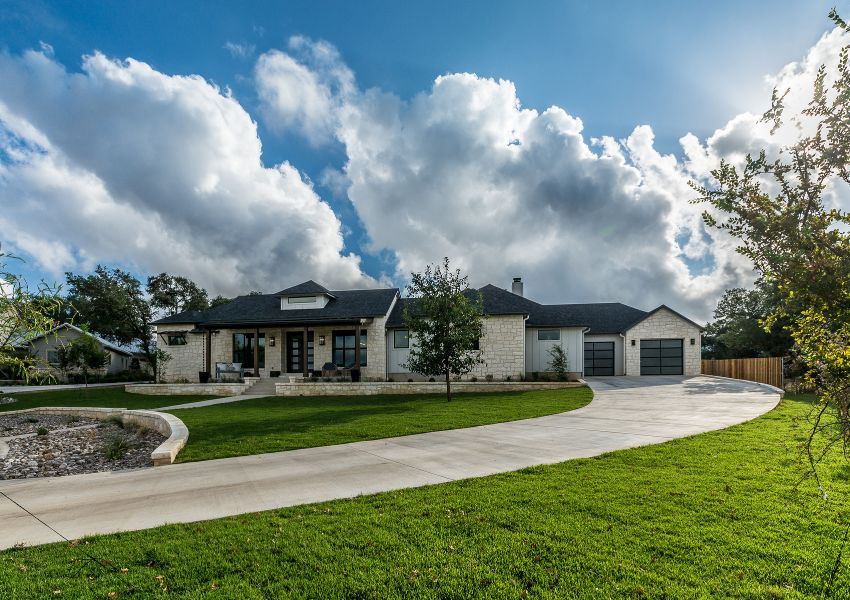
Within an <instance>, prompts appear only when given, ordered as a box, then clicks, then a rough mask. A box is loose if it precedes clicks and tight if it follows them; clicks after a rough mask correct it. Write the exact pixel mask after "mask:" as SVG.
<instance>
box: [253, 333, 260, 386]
mask: <svg viewBox="0 0 850 600" xmlns="http://www.w3.org/2000/svg"><path fill="white" fill-rule="evenodd" d="M259 376H260V328H259V327H257V328H256V329H255V330H254V377H259Z"/></svg>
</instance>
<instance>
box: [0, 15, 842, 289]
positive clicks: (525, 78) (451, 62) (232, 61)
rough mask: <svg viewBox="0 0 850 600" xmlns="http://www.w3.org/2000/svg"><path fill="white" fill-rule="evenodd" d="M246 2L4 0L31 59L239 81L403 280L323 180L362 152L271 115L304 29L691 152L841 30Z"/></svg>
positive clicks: (298, 162)
mask: <svg viewBox="0 0 850 600" xmlns="http://www.w3.org/2000/svg"><path fill="white" fill-rule="evenodd" d="M246 4H247V3H232V2H176V3H175V2H121V3H114V2H93V1H88V2H62V3H48V2H38V1H32V0H28V1H26V2H9V1H0V47H2V51H3V52H4V53H5V54H7V55H9V56H12V57H18V56H20V55H21V54H22V53H24V52H25V51H27V50H28V49H34V48H36V49H37V48H39V47H40V44H41V43H45V44H49V46H50V47H51V48H52V55H51V59H52V60H54V61H55V62H56V63H58V64H60V65H62V66H64V68H65V69H67V70H68V71H72V72H78V71H80V70H81V62H82V56H83V55H87V54H91V53H92V52H94V51H100V52H102V53H103V54H104V55H106V56H107V57H108V58H111V59H124V58H128V57H131V58H133V59H135V60H138V61H142V62H144V63H147V64H149V65H150V66H151V67H152V68H153V69H155V70H156V71H157V72H161V73H163V74H167V75H189V74H197V75H200V76H201V77H203V78H204V79H205V80H207V81H208V82H211V83H214V84H216V85H218V86H220V87H221V88H230V89H231V90H232V93H233V97H234V98H235V99H236V100H237V101H238V102H239V103H240V104H241V106H242V107H243V108H244V110H245V111H246V112H247V113H248V114H249V115H250V116H251V118H252V119H254V120H255V121H256V122H257V126H258V134H259V138H260V140H261V141H262V146H263V157H262V160H263V163H264V164H265V165H266V166H272V165H276V164H278V163H280V162H282V161H288V162H289V163H291V164H292V165H293V166H294V167H296V168H297V169H298V170H299V171H300V172H301V173H302V174H304V175H305V176H306V177H309V179H310V180H312V181H313V182H314V184H315V186H316V191H317V193H318V195H319V196H320V198H321V199H322V200H324V201H326V202H327V203H329V204H330V206H331V207H332V209H333V211H334V213H335V214H336V215H337V217H338V218H339V219H340V220H341V221H342V224H343V232H344V234H345V249H346V251H350V252H354V253H356V254H357V255H358V256H359V257H360V259H361V265H362V269H363V271H364V272H365V274H366V275H368V276H372V277H375V278H380V277H382V276H384V277H385V278H386V277H389V278H390V279H392V280H394V281H396V280H397V274H395V273H394V269H396V268H398V266H399V264H401V263H400V259H399V258H398V256H397V255H396V252H395V251H394V250H395V249H393V248H381V247H376V246H380V244H377V245H376V244H372V245H370V243H369V235H368V227H366V226H364V224H363V221H362V218H363V217H362V215H363V214H365V213H363V212H362V211H360V210H358V209H356V208H355V207H354V206H353V205H352V204H351V202H350V201H349V199H348V195H347V194H346V193H345V192H342V193H339V191H336V193H335V192H334V191H333V190H331V189H329V188H327V187H324V186H323V185H322V183H321V180H322V174H323V172H324V171H325V169H327V168H329V167H330V168H333V169H343V168H344V167H345V166H346V164H347V163H348V162H349V161H350V160H351V157H350V156H349V154H350V148H347V147H346V146H345V145H344V144H343V143H340V142H339V141H333V140H332V141H330V142H326V143H321V144H319V145H318V146H317V145H316V144H311V143H310V141H309V140H308V139H307V138H306V137H305V135H303V133H302V132H299V131H298V130H297V128H292V129H289V130H283V131H281V129H280V128H278V127H274V126H273V124H270V120H269V119H266V118H264V117H263V114H262V112H261V104H262V101H261V99H260V98H259V96H258V92H257V86H256V82H255V71H254V69H255V64H256V62H257V59H258V57H259V56H261V55H263V54H264V53H266V52H268V51H270V50H273V49H280V50H282V51H287V43H288V40H289V39H290V38H291V37H292V36H304V37H306V38H309V39H310V40H313V41H326V42H328V43H329V44H331V45H332V46H334V47H335V48H336V49H337V50H338V53H339V57H340V59H341V61H342V62H344V64H345V65H346V66H347V68H348V69H350V70H351V72H353V73H354V76H355V77H356V84H357V87H358V90H359V91H360V92H365V91H366V90H369V89H370V88H376V89H379V90H381V91H382V92H384V93H387V94H392V95H393V96H395V97H398V98H399V99H400V100H401V101H410V100H411V99H412V98H414V97H415V96H416V95H417V94H423V93H427V92H428V91H429V90H430V89H431V86H432V85H433V82H434V79H435V77H437V76H439V75H444V74H449V73H474V74H476V75H477V76H478V77H480V78H494V79H497V80H498V79H506V80H510V81H511V82H513V83H514V84H515V86H516V94H517V97H518V98H519V100H520V101H521V103H522V106H523V107H525V108H533V109H536V110H538V111H543V110H545V109H546V108H548V107H550V106H558V107H561V108H562V109H563V110H564V111H566V112H567V113H568V114H569V115H571V116H574V117H578V118H580V119H581V120H582V122H583V124H584V131H583V135H584V138H585V140H586V141H589V140H590V138H592V137H600V136H603V135H607V136H612V137H613V138H615V139H624V138H627V137H628V136H629V135H630V134H631V133H632V132H633V130H634V128H635V127H636V126H639V125H644V124H646V125H649V126H651V128H652V132H653V134H654V148H655V150H656V151H657V152H659V153H661V154H666V153H674V154H675V155H677V157H679V158H681V157H682V148H681V146H680V145H679V141H678V140H679V139H680V138H681V137H682V136H683V135H685V134H686V133H688V132H690V133H693V134H695V135H696V136H697V137H698V138H699V139H700V140H704V139H705V138H706V137H708V136H709V135H711V134H712V133H713V132H714V131H715V130H716V129H718V128H720V127H723V126H724V125H725V124H726V123H727V122H728V121H729V120H730V119H732V118H734V117H735V115H738V114H740V113H744V112H746V111H751V112H760V111H761V110H763V109H764V108H765V107H766V102H767V100H768V98H769V87H770V86H769V85H768V84H766V83H765V80H764V77H765V76H766V75H768V74H774V73H776V72H777V71H778V70H779V69H780V68H781V67H782V66H783V65H785V64H787V63H789V62H791V61H795V60H800V59H801V58H802V57H803V56H804V55H805V53H806V52H807V51H808V50H809V49H810V48H811V47H812V46H813V45H814V44H815V43H816V42H817V41H818V39H819V38H820V37H821V36H822V35H823V34H824V32H826V31H828V30H829V29H830V27H829V23H828V21H827V19H826V13H827V12H828V10H829V7H830V4H831V3H827V2H820V1H815V2H775V1H773V2H746V3H742V2H712V3H697V2H666V1H665V2H652V3H639V2H611V3H605V6H604V7H602V6H601V5H600V3H595V2H559V3H555V2H540V3H518V2H469V3H457V2H362V3H361V2H253V3H250V4H248V5H246ZM839 8H840V7H839ZM228 44H231V45H239V46H240V47H241V48H242V49H243V50H244V52H243V54H242V55H238V54H235V53H234V52H232V51H231V50H228V49H227V47H226V46H227V45H228ZM231 47H232V46H231ZM0 100H2V98H0ZM56 110H57V111H59V110H61V107H56ZM588 143H589V142H588ZM0 200H2V201H3V202H8V201H9V198H8V197H5V198H4V197H2V196H0ZM691 237H696V238H699V237H700V235H697V236H692V235H690V234H689V233H682V232H679V233H678V234H677V236H676V239H677V240H679V241H681V240H687V239H690V238H691ZM98 258H100V257H98ZM435 258H438V257H435ZM115 262H116V263H117V264H125V265H129V266H130V267H131V268H133V264H134V263H133V261H132V260H129V261H128V260H127V259H124V260H119V259H116V261H115ZM687 262H688V264H690V265H693V266H694V274H698V273H699V272H702V271H704V270H705V267H706V265H709V266H710V265H713V259H712V258H711V257H709V256H692V257H688V258H687ZM36 263H37V261H30V267H29V268H31V269H32V273H33V274H34V275H37V274H41V273H46V272H47V271H45V270H44V269H40V268H39V267H38V265H37V264H36ZM137 272H141V269H137ZM48 276H49V273H48ZM272 287H273V286H272ZM268 291H271V290H268ZM567 300H569V299H568V298H565V299H564V301H567Z"/></svg>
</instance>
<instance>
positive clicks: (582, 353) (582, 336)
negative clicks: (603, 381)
mask: <svg viewBox="0 0 850 600" xmlns="http://www.w3.org/2000/svg"><path fill="white" fill-rule="evenodd" d="M588 331H590V327H585V328H584V329H582V330H581V345H580V346H579V352H580V356H581V377H582V379H584V334H585V333H587V332H588Z"/></svg>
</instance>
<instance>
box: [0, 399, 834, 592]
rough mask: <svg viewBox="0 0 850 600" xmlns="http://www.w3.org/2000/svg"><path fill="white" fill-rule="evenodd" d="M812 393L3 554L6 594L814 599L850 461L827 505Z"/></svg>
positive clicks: (828, 565) (828, 561) (827, 466)
mask: <svg viewBox="0 0 850 600" xmlns="http://www.w3.org/2000/svg"><path fill="white" fill-rule="evenodd" d="M811 407H812V405H811V404H810V403H809V402H807V401H805V400H801V399H789V400H785V401H784V402H783V403H782V405H781V406H780V407H779V408H778V409H776V410H774V411H773V412H771V413H769V414H768V415H766V416H764V417H762V418H760V419H757V420H755V421H753V422H751V423H747V424H744V425H739V426H736V427H732V428H730V429H727V430H724V431H720V432H714V433H708V434H704V435H701V436H697V437H693V438H688V439H683V440H677V441H673V442H669V443H665V444H660V445H656V446H650V447H646V448H639V449H634V450H625V451H620V452H615V453H611V454H608V455H604V456H601V457H598V458H595V459H586V460H575V461H570V462H566V463H561V464H558V465H553V466H548V467H538V468H530V469H524V470H522V471H518V472H514V473H508V474H504V475H498V476H492V477H485V478H481V479H473V480H469V481H460V482H454V483H449V484H443V485H436V486H431V487H427V488H420V489H413V490H402V491H398V492H391V493H385V494H379V495H376V496H369V497H361V498H356V499H352V500H340V501H335V502H328V503H323V504H318V505H309V506H301V507H294V508H288V509H283V510H275V511H269V512H264V513H258V514H253V515H244V516H240V517H233V518H228V519H222V520H218V521H211V522H204V523H195V524H187V525H171V526H166V527H161V528H158V529H154V530H149V531H141V532H133V533H125V534H118V535H110V536H101V537H95V538H90V539H89V540H87V542H83V543H81V544H80V545H79V546H78V547H71V546H69V545H67V544H62V545H51V546H45V547H37V548H32V549H20V550H10V551H6V552H3V553H0V597H3V598H6V597H8V598H47V597H54V596H53V593H54V590H61V591H62V594H63V597H66V598H106V597H107V595H108V594H109V593H110V592H116V597H117V598H127V597H134V598H148V597H157V596H165V595H170V596H172V597H190V598H207V597H209V598H323V599H325V598H327V599H336V598H339V599H343V598H346V599H350V598H466V597H476V598H493V599H501V598H523V597H526V595H527V597H529V598H552V597H559V598H670V599H674V598H723V597H736V598H802V597H808V596H818V595H819V594H820V593H821V591H822V583H823V581H824V578H825V577H826V576H827V574H828V573H829V572H830V570H831V569H832V566H833V563H834V561H835V557H836V553H837V551H838V549H839V546H840V539H841V537H842V536H843V532H844V528H843V526H842V524H845V523H847V521H848V519H849V518H850V514H848V500H850V482H848V474H850V469H848V466H847V462H846V460H844V459H843V458H842V457H841V456H839V455H838V454H837V453H833V454H831V455H829V457H828V458H827V459H826V462H825V463H824V465H823V467H822V474H823V475H824V476H825V477H827V478H828V481H829V482H830V484H829V486H828V491H829V493H830V498H831V500H830V503H828V504H827V503H825V502H824V501H823V500H821V498H820V497H819V495H818V494H817V493H816V491H815V489H814V485H813V483H812V481H811V479H803V480H802V483H801V476H802V474H803V473H804V466H803V465H801V463H800V461H799V447H798V446H799V444H800V443H801V442H802V441H803V439H804V438H805V436H806V434H807V433H808V431H809V424H808V423H807V422H806V421H805V417H806V416H807V414H808V413H809V411H810V409H811ZM116 502H120V499H116ZM83 550H84V551H85V552H87V553H89V554H92V555H94V556H96V557H98V558H100V559H103V560H108V561H110V562H109V565H110V567H109V568H103V567H100V566H98V565H96V564H94V563H92V562H91V561H89V560H88V559H87V558H86V557H85V556H84V555H83V553H82V551H83ZM848 566H850V565H849V564H848V559H847V558H845V559H844V563H843V564H842V566H841V569H840V570H839V576H838V580H837V581H836V583H835V585H834V588H833V592H834V595H833V597H835V598H846V597H847V594H848V590H850V576H848ZM110 569H114V571H111V570H110ZM120 569H127V571H126V572H125V573H122V572H120ZM164 587H167V592H165V591H163V588H164Z"/></svg>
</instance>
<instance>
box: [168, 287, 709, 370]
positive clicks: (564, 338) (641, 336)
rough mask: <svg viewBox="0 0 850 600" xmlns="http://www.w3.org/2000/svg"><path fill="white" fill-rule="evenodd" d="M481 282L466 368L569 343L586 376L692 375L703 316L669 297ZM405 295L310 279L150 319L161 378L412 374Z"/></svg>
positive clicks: (572, 361)
mask: <svg viewBox="0 0 850 600" xmlns="http://www.w3.org/2000/svg"><path fill="white" fill-rule="evenodd" d="M478 292H480V293H481V297H482V300H483V304H484V313H485V315H486V319H485V320H484V324H483V335H482V338H481V341H480V349H481V351H482V358H483V361H484V362H483V364H481V365H478V366H477V367H476V368H475V369H474V370H473V372H472V373H470V374H469V375H468V377H473V376H474V377H479V378H484V377H487V376H488V375H491V376H492V377H493V378H494V379H497V380H499V379H505V378H507V377H511V378H519V377H521V376H523V375H530V374H532V373H535V372H545V371H547V370H548V369H549V364H550V356H549V350H550V349H551V348H552V346H554V345H556V344H559V345H561V347H562V348H563V349H564V350H565V351H566V353H567V357H568V360H569V365H570V366H569V370H570V371H573V372H576V373H580V374H582V375H584V376H600V375H688V376H690V375H697V374H699V372H700V366H701V363H700V347H701V341H700V335H701V333H702V328H701V326H700V325H698V324H697V323H695V322H693V321H692V320H690V319H688V318H686V317H684V316H683V315H681V314H679V313H677V312H676V311H674V310H672V309H671V308H668V307H667V306H663V305H662V306H659V307H658V308H656V309H654V310H652V311H649V312H646V311H643V310H639V309H637V308H632V307H631V306H626V305H625V304H620V303H617V302H614V303H595V304H539V303H537V302H534V301H533V300H530V299H528V298H525V297H524V295H523V284H522V281H521V279H519V278H516V279H514V282H513V285H512V290H511V291H507V290H504V289H501V288H498V287H496V286H494V285H486V286H484V287H482V288H480V290H478ZM410 302H411V301H410V300H409V299H403V298H401V297H400V293H399V290H398V289H396V288H389V289H371V290H344V291H331V290H328V289H327V288H325V287H323V286H321V285H319V284H318V283H316V282H314V281H307V282H304V283H302V284H299V285H296V286H293V287H290V288H287V289H285V290H281V291H280V292H277V293H276V294H261V295H250V296H239V297H238V298H236V299H234V300H233V301H231V302H230V303H228V304H225V305H221V306H217V307H215V308H212V309H209V310H206V311H203V312H197V311H186V312H183V313H179V314H176V315H173V316H169V317H165V318H163V319H160V320H158V321H156V322H155V323H154V325H156V330H157V347H158V348H163V349H165V350H166V351H167V352H168V353H169V354H170V355H171V361H169V362H168V366H167V368H166V373H165V379H166V380H170V381H174V380H188V381H198V379H199V377H200V376H201V372H205V373H213V374H214V373H215V365H216V364H219V363H240V364H241V366H242V369H244V370H245V373H246V375H255V376H259V377H276V376H279V375H281V374H284V373H286V374H301V375H309V374H312V373H314V372H317V371H320V370H321V369H322V367H323V366H325V365H326V364H327V363H333V364H334V365H337V366H338V367H340V368H347V369H351V368H356V367H357V366H359V370H360V374H361V375H362V378H363V379H364V380H370V379H371V380H385V379H387V378H392V379H394V380H397V381H398V380H406V379H417V378H418V377H417V376H416V375H415V374H411V373H409V372H408V371H407V370H406V369H405V367H404V363H405V362H406V360H407V357H408V354H409V352H410V346H411V345H415V343H416V340H415V339H412V338H411V336H410V334H409V332H408V331H407V329H406V328H405V326H404V318H403V314H404V308H405V306H406V305H409V303H410Z"/></svg>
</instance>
